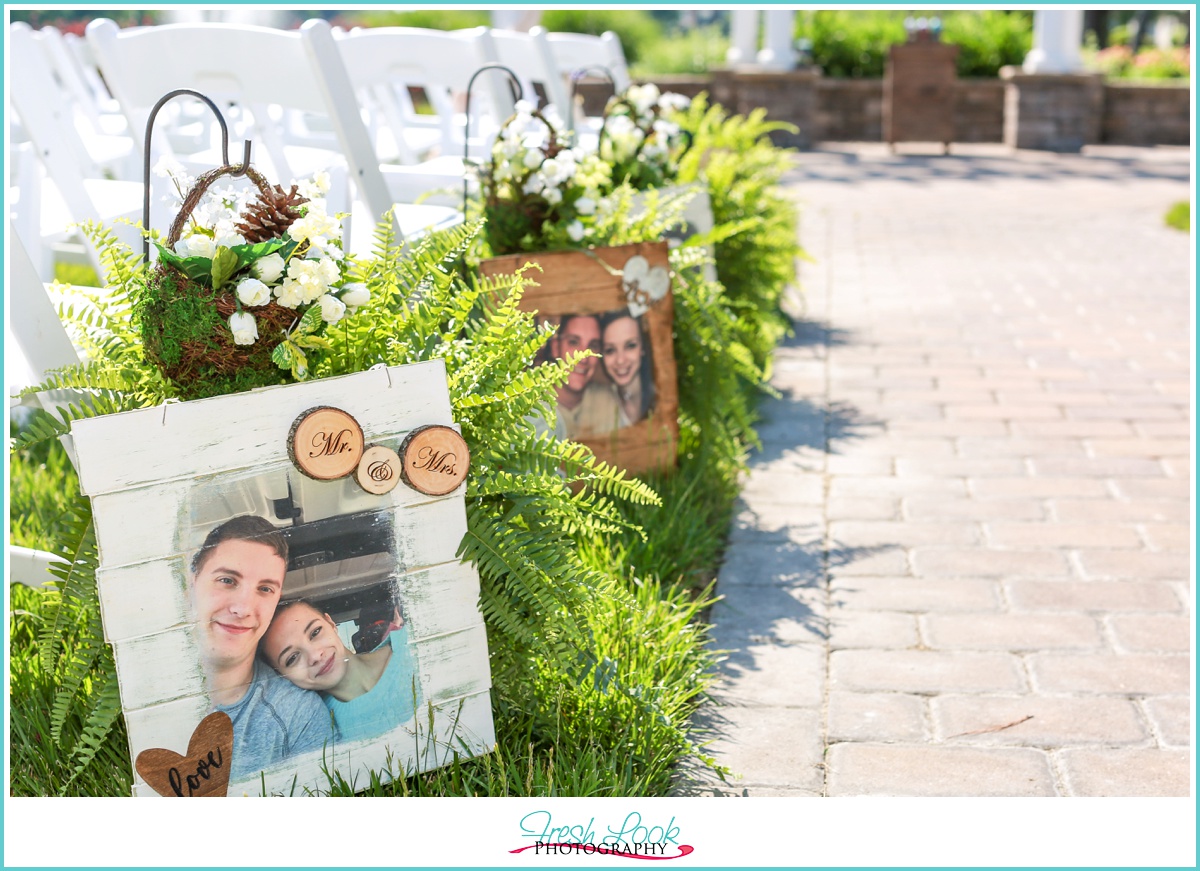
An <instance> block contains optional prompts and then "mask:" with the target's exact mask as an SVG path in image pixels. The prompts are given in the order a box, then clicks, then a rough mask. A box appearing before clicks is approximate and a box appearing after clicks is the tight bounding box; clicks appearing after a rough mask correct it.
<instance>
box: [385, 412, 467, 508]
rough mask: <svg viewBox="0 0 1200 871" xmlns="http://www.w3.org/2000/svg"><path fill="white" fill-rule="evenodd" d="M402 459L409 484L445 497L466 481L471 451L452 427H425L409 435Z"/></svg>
mask: <svg viewBox="0 0 1200 871" xmlns="http://www.w3.org/2000/svg"><path fill="white" fill-rule="evenodd" d="M400 461H401V462H400V470H401V472H400V474H401V476H402V477H403V478H404V483H405V484H407V485H408V486H410V487H412V488H413V489H414V490H419V491H420V492H422V493H425V494H426V495H429V496H445V495H446V494H447V493H449V492H451V491H452V490H454V489H456V488H457V487H458V485H459V484H461V483H462V482H463V481H464V480H466V477H467V470H468V469H469V468H470V465H471V452H470V450H469V449H468V448H467V442H466V440H465V439H464V438H463V437H462V436H460V435H459V434H458V433H457V432H455V431H454V430H452V429H451V428H450V427H448V426H440V425H435V426H422V427H418V428H417V429H414V430H413V431H412V432H410V433H409V434H408V436H407V437H405V439H404V443H403V444H401V445H400Z"/></svg>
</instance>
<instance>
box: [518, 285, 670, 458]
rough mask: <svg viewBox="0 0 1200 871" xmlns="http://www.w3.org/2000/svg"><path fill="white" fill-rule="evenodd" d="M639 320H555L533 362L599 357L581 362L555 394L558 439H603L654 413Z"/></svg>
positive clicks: (614, 314) (609, 315)
mask: <svg viewBox="0 0 1200 871" xmlns="http://www.w3.org/2000/svg"><path fill="white" fill-rule="evenodd" d="M644 318H645V316H644V315H643V316H642V317H634V316H633V315H632V314H630V312H629V309H624V308H623V309H616V310H614V311H608V312H604V313H602V314H566V315H562V316H560V317H559V318H558V319H557V320H558V329H557V330H556V332H555V334H554V336H553V337H551V339H550V341H549V342H547V344H546V347H545V348H544V349H543V352H542V355H541V357H540V359H539V361H538V362H549V361H550V360H561V359H563V358H565V357H568V356H570V355H572V354H574V353H577V352H579V351H585V350H590V351H592V352H594V353H595V354H598V355H599V356H598V357H588V358H587V359H584V360H580V361H579V362H578V363H577V364H576V366H575V368H574V369H573V370H572V371H571V375H570V377H569V378H568V379H567V382H566V383H565V384H563V385H562V386H561V387H559V388H558V426H557V428H556V434H557V435H558V436H559V437H560V438H571V439H574V438H584V437H596V436H602V435H605V434H607V433H611V432H614V431H616V430H619V429H623V428H625V427H627V426H632V425H633V424H635V423H638V422H639V421H641V420H644V419H645V418H646V417H647V415H649V414H650V412H651V411H652V410H653V408H654V399H655V390H654V373H653V364H652V360H651V351H650V342H649V337H648V335H647V332H646V327H645V324H644V323H643V321H644ZM553 320H554V319H551V321H552V322H553Z"/></svg>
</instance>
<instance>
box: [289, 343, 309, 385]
mask: <svg viewBox="0 0 1200 871" xmlns="http://www.w3.org/2000/svg"><path fill="white" fill-rule="evenodd" d="M285 344H288V345H291V347H292V377H293V378H295V379H296V380H297V381H303V380H304V379H305V378H307V377H308V357H306V356H305V355H304V352H303V351H301V350H300V348H299V347H297V346H296V345H294V344H293V343H291V342H288V341H286V340H285Z"/></svg>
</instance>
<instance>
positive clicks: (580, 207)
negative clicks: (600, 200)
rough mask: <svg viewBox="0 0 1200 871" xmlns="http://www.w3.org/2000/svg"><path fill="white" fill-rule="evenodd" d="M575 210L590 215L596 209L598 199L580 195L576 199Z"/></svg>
mask: <svg viewBox="0 0 1200 871" xmlns="http://www.w3.org/2000/svg"><path fill="white" fill-rule="evenodd" d="M575 211H577V212H579V214H581V215H590V214H592V213H593V212H595V211H596V201H595V200H593V199H592V198H591V197H580V198H579V199H577V200H576V201H575Z"/></svg>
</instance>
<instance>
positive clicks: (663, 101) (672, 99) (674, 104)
mask: <svg viewBox="0 0 1200 871" xmlns="http://www.w3.org/2000/svg"><path fill="white" fill-rule="evenodd" d="M658 105H660V106H662V107H663V108H664V109H674V110H676V111H683V110H685V109H687V108H688V107H689V106H691V105H692V98H691V97H685V96H684V95H683V94H676V93H675V92H674V91H667V92H666V93H665V94H663V95H662V96H660V97H659V98H658Z"/></svg>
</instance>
